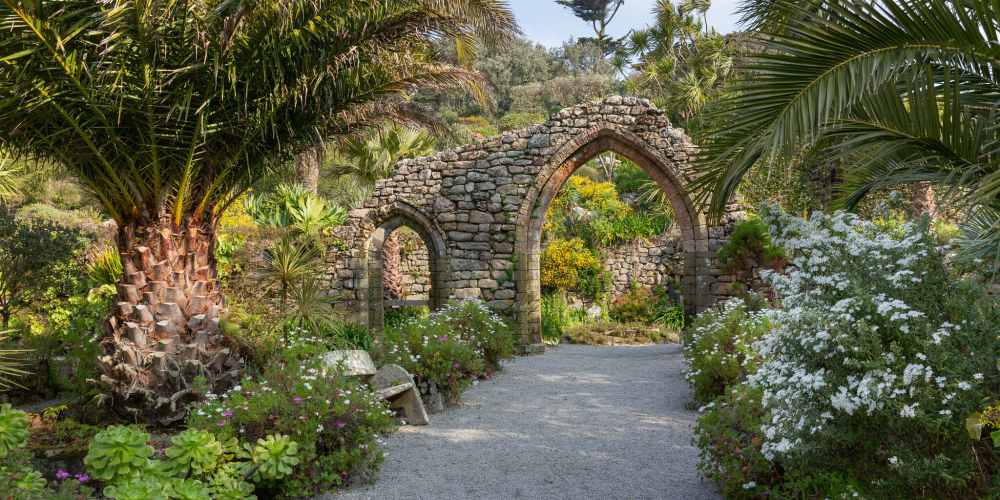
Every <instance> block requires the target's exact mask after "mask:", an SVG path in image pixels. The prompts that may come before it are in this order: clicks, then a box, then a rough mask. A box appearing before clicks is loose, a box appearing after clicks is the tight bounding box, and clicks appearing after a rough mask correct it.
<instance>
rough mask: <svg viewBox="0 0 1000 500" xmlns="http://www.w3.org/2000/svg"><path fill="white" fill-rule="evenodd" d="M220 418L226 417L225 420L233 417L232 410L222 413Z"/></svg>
mask: <svg viewBox="0 0 1000 500" xmlns="http://www.w3.org/2000/svg"><path fill="white" fill-rule="evenodd" d="M222 416H223V417H226V418H229V417H231V416H233V411H232V410H226V411H224V412H222Z"/></svg>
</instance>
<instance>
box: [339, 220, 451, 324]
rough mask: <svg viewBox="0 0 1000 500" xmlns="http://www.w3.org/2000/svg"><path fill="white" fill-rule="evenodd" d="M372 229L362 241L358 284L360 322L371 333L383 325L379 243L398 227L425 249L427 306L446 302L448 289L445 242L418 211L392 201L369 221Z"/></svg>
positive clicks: (434, 306) (381, 262) (433, 306)
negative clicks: (428, 289) (417, 238)
mask: <svg viewBox="0 0 1000 500" xmlns="http://www.w3.org/2000/svg"><path fill="white" fill-rule="evenodd" d="M370 222H371V226H374V229H373V230H371V231H370V232H369V236H368V238H367V242H366V244H365V252H364V253H365V256H366V257H365V259H364V262H363V273H362V274H361V276H360V279H359V283H361V286H360V287H359V288H361V290H360V294H359V297H360V298H361V301H360V304H359V311H358V312H359V313H361V316H362V317H361V323H362V324H365V325H367V326H368V328H369V329H370V330H371V331H372V333H373V334H375V335H380V334H381V333H382V331H383V329H384V326H385V298H384V296H383V280H382V277H383V267H382V266H383V262H384V256H383V251H382V250H383V246H384V245H385V240H386V238H388V237H389V235H391V234H392V233H393V231H395V230H397V229H399V228H400V227H404V226H405V227H408V228H410V229H412V230H413V231H414V232H415V233H417V235H419V236H420V239H421V240H422V241H423V243H424V246H425V247H426V248H427V254H428V264H429V267H430V282H431V293H430V296H429V297H428V306H429V307H430V309H432V310H433V309H437V308H439V307H441V306H442V305H444V304H445V302H447V299H448V295H449V293H448V289H447V285H446V280H445V279H444V278H445V277H446V276H447V269H448V254H447V251H446V246H445V241H444V238H443V237H442V235H441V233H440V231H438V230H436V229H435V228H434V226H433V223H432V222H431V221H430V220H428V219H427V218H426V217H425V216H424V215H423V214H422V213H420V212H419V211H418V210H416V209H415V208H413V207H412V206H409V205H407V204H405V203H396V204H394V205H393V206H392V207H391V208H390V209H389V210H388V212H387V213H384V214H382V217H380V219H379V220H372V221H370Z"/></svg>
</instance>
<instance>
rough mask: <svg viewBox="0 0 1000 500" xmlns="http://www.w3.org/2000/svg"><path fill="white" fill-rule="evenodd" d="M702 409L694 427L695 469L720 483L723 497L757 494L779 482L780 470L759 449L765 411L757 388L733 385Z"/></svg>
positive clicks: (744, 496)
mask: <svg viewBox="0 0 1000 500" xmlns="http://www.w3.org/2000/svg"><path fill="white" fill-rule="evenodd" d="M702 410H703V411H704V413H702V415H701V416H700V417H699V418H698V424H697V425H696V426H695V430H694V443H695V445H696V446H697V447H698V449H699V456H700V461H699V463H698V470H699V471H701V473H702V474H704V475H705V477H707V478H708V479H710V480H712V481H713V482H715V484H717V485H719V489H720V490H721V492H722V494H723V495H725V497H726V498H748V499H749V498H759V495H760V494H761V492H762V491H766V490H767V489H770V488H772V487H774V486H775V485H780V484H781V480H782V476H781V474H780V472H779V471H778V469H777V468H776V467H775V465H774V464H773V463H772V462H771V461H769V460H767V459H766V458H764V455H763V454H762V453H761V449H760V445H761V441H762V436H761V426H762V425H763V423H764V419H765V418H766V417H767V414H766V413H765V412H764V409H763V408H762V407H761V403H760V391H759V390H755V389H753V388H750V387H747V386H745V385H735V386H733V387H730V388H728V389H726V390H725V391H724V393H723V395H722V396H720V397H718V398H716V399H715V400H714V401H712V402H711V403H709V404H707V405H706V406H704V407H702ZM747 485H749V487H747Z"/></svg>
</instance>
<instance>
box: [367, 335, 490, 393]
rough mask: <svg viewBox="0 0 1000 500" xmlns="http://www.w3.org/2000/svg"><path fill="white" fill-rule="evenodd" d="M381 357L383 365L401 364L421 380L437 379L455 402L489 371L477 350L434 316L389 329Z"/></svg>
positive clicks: (434, 380) (442, 389) (435, 381)
mask: <svg viewBox="0 0 1000 500" xmlns="http://www.w3.org/2000/svg"><path fill="white" fill-rule="evenodd" d="M379 357H380V358H381V361H382V364H385V363H395V364H398V365H400V366H402V367H403V368H405V369H406V371H408V372H410V373H411V374H413V376H414V378H416V379H417V380H418V381H428V382H433V383H434V384H436V385H437V387H438V389H440V390H441V392H442V394H444V395H445V397H447V398H448V401H449V402H452V403H454V402H457V401H458V400H459V397H460V395H461V393H462V390H464V389H465V388H466V387H468V386H469V385H470V384H471V383H472V380H474V379H475V378H476V377H478V376H480V375H482V374H483V373H484V372H485V371H486V364H485V363H484V362H483V359H482V358H481V357H480V356H479V355H477V353H476V349H475V348H474V347H472V345H470V344H469V343H468V342H466V341H464V340H462V339H461V338H459V337H458V336H457V335H454V334H453V333H452V330H451V328H450V327H449V326H448V325H447V324H446V323H444V322H440V321H437V320H436V319H435V318H434V317H433V316H432V317H430V318H427V319H424V320H411V321H410V322H407V323H405V324H404V325H403V326H402V327H400V328H399V329H398V330H387V331H386V333H385V345H384V346H383V348H382V351H381V354H380V356H379Z"/></svg>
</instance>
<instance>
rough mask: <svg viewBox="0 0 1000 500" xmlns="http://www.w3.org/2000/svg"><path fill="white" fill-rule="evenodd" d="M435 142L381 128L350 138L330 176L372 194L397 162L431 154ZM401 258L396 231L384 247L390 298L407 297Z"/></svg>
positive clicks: (420, 132)
mask: <svg viewBox="0 0 1000 500" xmlns="http://www.w3.org/2000/svg"><path fill="white" fill-rule="evenodd" d="M434 143H435V141H434V137H433V136H431V135H430V134H428V133H427V132H426V131H423V130H420V129H415V128H408V127H398V126H391V127H382V128H379V129H377V130H375V131H374V132H373V133H372V134H371V135H370V136H367V137H351V138H348V139H347V140H346V141H345V142H344V145H343V148H342V151H341V152H340V158H335V159H334V165H333V166H332V167H331V169H330V170H331V172H330V173H331V174H332V175H333V176H335V177H337V178H338V179H339V180H338V182H340V180H350V181H353V183H354V185H357V186H358V187H359V188H360V189H363V190H365V191H366V192H369V191H370V190H371V189H372V188H373V187H374V185H375V182H376V181H378V180H379V179H384V178H386V177H389V176H390V175H391V174H392V169H393V168H394V167H395V166H396V162H398V161H399V160H403V159H406V158H416V157H418V156H426V155H429V154H431V153H432V152H434ZM362 200H363V198H362ZM401 258H402V256H401V249H400V242H399V235H398V234H397V233H396V232H393V233H391V234H390V235H389V236H388V237H387V238H386V239H385V242H384V243H383V244H382V268H383V269H382V283H383V288H384V289H385V290H386V292H388V295H389V296H390V298H403V295H404V291H403V275H402V263H401Z"/></svg>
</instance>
